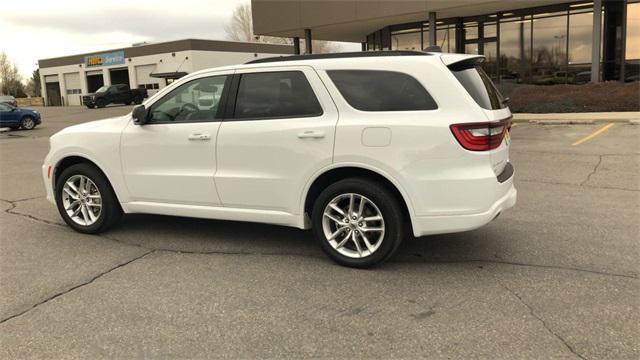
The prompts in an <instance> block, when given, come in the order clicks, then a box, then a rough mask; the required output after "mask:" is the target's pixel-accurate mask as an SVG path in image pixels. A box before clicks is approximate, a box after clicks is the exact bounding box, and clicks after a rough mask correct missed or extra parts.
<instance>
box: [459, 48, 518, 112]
mask: <svg viewBox="0 0 640 360" xmlns="http://www.w3.org/2000/svg"><path fill="white" fill-rule="evenodd" d="M449 69H450V70H451V72H452V73H453V75H455V77H456V78H457V79H458V81H459V82H460V84H462V86H463V87H464V88H465V90H467V92H468V93H469V95H471V97H472V98H473V100H475V101H476V102H477V103H478V105H480V106H481V107H483V108H485V109H487V110H498V109H504V108H506V107H507V106H506V104H505V101H504V97H502V94H500V92H499V91H498V89H497V88H496V87H495V85H493V82H492V81H491V78H489V75H487V73H486V72H484V70H483V69H482V67H481V66H480V63H479V62H478V61H477V59H472V61H463V62H461V63H455V64H452V65H451V66H449Z"/></svg>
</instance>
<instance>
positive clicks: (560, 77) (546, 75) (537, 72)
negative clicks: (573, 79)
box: [531, 13, 569, 85]
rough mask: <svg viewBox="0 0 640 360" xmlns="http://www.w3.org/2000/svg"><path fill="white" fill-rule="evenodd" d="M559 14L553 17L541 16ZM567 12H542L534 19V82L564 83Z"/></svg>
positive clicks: (565, 79) (547, 83)
mask: <svg viewBox="0 0 640 360" xmlns="http://www.w3.org/2000/svg"><path fill="white" fill-rule="evenodd" d="M549 15H557V16H551V17H541V16H549ZM566 44H567V14H566V13H559V14H541V15H537V16H534V19H533V59H532V78H531V80H532V82H533V83H534V84H541V85H542V84H544V85H552V84H564V83H566V82H568V81H569V79H568V76H567V71H566V67H567V51H566Z"/></svg>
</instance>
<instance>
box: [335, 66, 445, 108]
mask: <svg viewBox="0 0 640 360" xmlns="http://www.w3.org/2000/svg"><path fill="white" fill-rule="evenodd" d="M331 71H379V72H390V73H398V74H403V75H406V76H408V77H410V78H412V79H413V80H415V81H416V82H417V83H418V84H420V86H422V88H423V89H424V91H425V92H426V93H427V95H429V97H431V99H432V100H433V102H434V103H435V104H436V107H435V108H434V109H428V110H380V111H372V110H360V109H357V108H355V107H353V105H351V104H350V103H349V101H348V100H347V99H346V98H345V97H344V95H343V94H342V91H340V89H338V85H336V83H335V82H334V81H333V79H332V78H331V75H329V73H330V72H331ZM325 72H326V74H327V77H328V78H329V80H330V81H331V83H332V84H333V86H334V87H335V88H336V90H337V91H338V94H340V96H341V97H342V100H344V102H345V103H346V104H347V105H348V106H349V107H350V108H351V109H352V110H355V111H359V112H363V113H395V112H400V113H405V112H409V111H412V112H415V111H421V112H422V111H437V110H440V103H438V100H436V98H434V97H433V95H431V92H429V90H427V88H426V87H425V86H424V85H423V84H422V83H421V82H420V80H418V79H416V78H415V76H413V75H411V74H407V73H406V72H404V71H397V70H385V69H327V70H325Z"/></svg>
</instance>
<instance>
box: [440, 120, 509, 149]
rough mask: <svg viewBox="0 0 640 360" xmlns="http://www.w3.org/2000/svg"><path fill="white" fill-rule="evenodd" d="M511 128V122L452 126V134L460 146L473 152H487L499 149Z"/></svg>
mask: <svg viewBox="0 0 640 360" xmlns="http://www.w3.org/2000/svg"><path fill="white" fill-rule="evenodd" d="M510 127H511V121H510V120H503V121H499V122H482V123H467V124H453V125H451V126H450V128H451V132H452V133H453V135H454V136H455V137H456V140H458V142H459V143H460V145H462V147H463V148H465V149H467V150H471V151H487V150H493V149H495V148H497V147H498V146H500V144H502V139H504V135H505V134H506V133H507V130H508V129H509V128H510Z"/></svg>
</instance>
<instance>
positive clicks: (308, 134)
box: [298, 130, 324, 139]
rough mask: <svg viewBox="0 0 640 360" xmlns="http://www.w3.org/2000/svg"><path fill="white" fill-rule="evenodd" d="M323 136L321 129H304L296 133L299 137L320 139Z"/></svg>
mask: <svg viewBox="0 0 640 360" xmlns="http://www.w3.org/2000/svg"><path fill="white" fill-rule="evenodd" d="M323 137H324V131H321V130H305V131H303V132H301V133H298V138H300V139H322V138H323Z"/></svg>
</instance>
